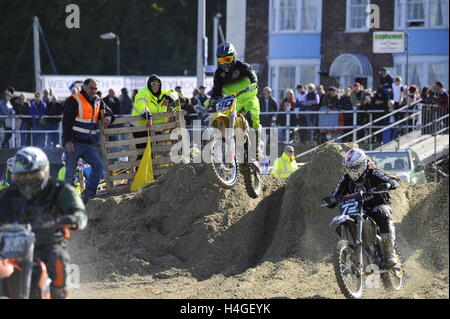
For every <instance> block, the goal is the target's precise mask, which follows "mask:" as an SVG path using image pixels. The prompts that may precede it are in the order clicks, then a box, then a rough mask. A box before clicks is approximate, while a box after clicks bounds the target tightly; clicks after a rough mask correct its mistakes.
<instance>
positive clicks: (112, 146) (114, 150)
mask: <svg viewBox="0 0 450 319" xmlns="http://www.w3.org/2000/svg"><path fill="white" fill-rule="evenodd" d="M155 119H167V122H164V123H158V124H154V125H153V126H152V128H151V129H150V130H148V129H147V127H146V126H144V125H137V124H136V123H135V122H136V121H142V120H143V119H142V117H141V116H131V115H122V116H118V117H117V118H115V120H114V124H113V125H111V126H110V127H106V128H105V127H104V126H103V125H100V144H101V150H102V158H103V162H104V167H105V182H106V191H107V192H108V193H113V192H118V191H123V190H124V189H125V188H128V189H129V186H130V185H131V183H132V182H133V179H134V175H135V174H136V172H137V169H138V167H139V164H140V160H139V157H140V156H142V154H143V153H144V151H145V149H144V148H141V149H138V148H136V145H137V144H147V139H148V136H150V142H151V144H152V165H153V175H154V176H155V179H156V178H158V177H159V176H161V175H163V174H165V173H167V171H168V170H169V169H170V167H172V166H173V164H174V163H173V162H172V161H171V158H170V151H171V148H172V146H173V145H174V144H175V143H177V142H178V141H179V140H180V139H181V137H177V139H176V140H171V139H170V135H171V133H172V131H173V130H174V129H178V128H185V127H186V123H185V120H184V111H174V112H167V113H157V114H153V120H155ZM117 125H119V127H117ZM133 133H135V134H136V133H137V134H139V135H140V136H138V137H134V135H133ZM145 133H147V134H148V136H145V135H146V134H145ZM183 147H189V141H183ZM114 184H119V185H118V186H114ZM123 184H128V185H126V186H124V185H123Z"/></svg>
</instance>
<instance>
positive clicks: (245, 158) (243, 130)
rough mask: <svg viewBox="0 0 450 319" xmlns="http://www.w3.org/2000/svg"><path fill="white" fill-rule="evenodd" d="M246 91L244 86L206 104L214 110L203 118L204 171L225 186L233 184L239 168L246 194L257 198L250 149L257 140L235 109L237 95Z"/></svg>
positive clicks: (257, 178) (256, 178)
mask: <svg viewBox="0 0 450 319" xmlns="http://www.w3.org/2000/svg"><path fill="white" fill-rule="evenodd" d="M249 91H250V90H249V89H246V90H243V91H241V92H239V93H238V94H233V95H230V96H225V97H222V98H221V99H220V100H218V101H215V102H212V103H211V104H210V106H212V107H213V108H214V106H215V112H214V113H213V114H211V115H210V116H209V117H208V118H207V119H206V120H207V121H209V128H208V130H209V131H210V135H211V137H210V142H209V143H208V145H207V152H209V155H210V158H209V161H208V171H209V174H210V176H211V179H212V180H213V181H214V182H215V183H216V184H217V185H219V186H220V187H222V188H226V189H230V188H232V187H233V186H234V184H235V183H236V181H237V179H238V177H239V171H241V174H242V175H243V177H244V184H245V189H246V191H247V193H248V195H249V196H250V197H252V198H257V197H258V196H259V195H260V194H261V191H262V188H263V180H262V177H261V174H260V169H259V165H258V164H257V163H255V161H254V160H253V159H252V157H253V156H252V152H251V147H253V149H254V150H256V147H257V141H256V138H254V139H252V138H251V136H250V134H249V131H250V130H249V128H250V127H249V123H248V121H247V119H246V118H245V116H244V115H243V114H241V113H238V112H237V111H236V105H237V97H238V96H239V95H241V94H243V93H245V92H249Z"/></svg>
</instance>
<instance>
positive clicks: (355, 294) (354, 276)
mask: <svg viewBox="0 0 450 319" xmlns="http://www.w3.org/2000/svg"><path fill="white" fill-rule="evenodd" d="M357 261H358V256H357V253H356V250H355V248H354V247H353V246H351V245H350V243H349V241H347V240H340V241H339V242H338V243H337V245H336V250H335V252H334V258H333V266H334V272H335V275H336V280H337V283H338V286H339V288H340V289H341V291H342V293H343V294H344V296H345V297H346V298H348V299H361V298H363V296H364V293H365V288H366V284H365V275H364V272H363V271H362V270H361V268H360V267H358V266H357Z"/></svg>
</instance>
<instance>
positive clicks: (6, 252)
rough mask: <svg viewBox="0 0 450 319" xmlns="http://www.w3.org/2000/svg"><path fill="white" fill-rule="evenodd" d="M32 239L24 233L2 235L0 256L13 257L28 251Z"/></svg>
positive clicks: (0, 237) (0, 238)
mask: <svg viewBox="0 0 450 319" xmlns="http://www.w3.org/2000/svg"><path fill="white" fill-rule="evenodd" d="M31 243H32V239H31V238H30V237H29V236H28V235H27V234H26V233H2V234H1V235H0V255H2V256H7V257H10V258H11V257H15V256H20V255H23V254H24V253H26V252H27V251H28V248H29V245H30V244H31Z"/></svg>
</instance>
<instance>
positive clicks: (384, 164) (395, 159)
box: [366, 149, 427, 184]
mask: <svg viewBox="0 0 450 319" xmlns="http://www.w3.org/2000/svg"><path fill="white" fill-rule="evenodd" d="M366 154H367V155H369V156H370V158H371V159H372V160H373V161H374V162H375V164H376V165H377V167H379V168H381V169H383V170H385V171H387V172H391V173H394V174H395V175H397V176H398V177H400V178H401V179H402V180H403V181H405V182H407V183H412V184H425V183H426V182H427V179H426V177H425V165H423V164H421V163H420V160H419V157H418V156H417V154H416V152H414V151H413V150H411V149H404V150H397V151H396V150H386V151H384V150H383V151H367V152H366Z"/></svg>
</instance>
